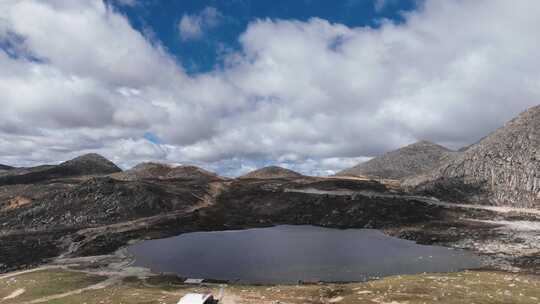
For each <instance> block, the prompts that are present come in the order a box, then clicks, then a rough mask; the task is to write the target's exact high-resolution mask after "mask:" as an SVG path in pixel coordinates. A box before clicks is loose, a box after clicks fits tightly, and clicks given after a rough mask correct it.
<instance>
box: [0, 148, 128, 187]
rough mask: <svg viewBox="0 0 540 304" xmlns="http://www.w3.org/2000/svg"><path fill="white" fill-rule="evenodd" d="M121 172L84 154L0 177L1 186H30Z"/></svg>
mask: <svg viewBox="0 0 540 304" xmlns="http://www.w3.org/2000/svg"><path fill="white" fill-rule="evenodd" d="M120 171H122V170H121V169H120V168H118V167H117V166H116V165H115V164H114V163H112V162H111V161H109V160H108V159H106V158H104V157H103V156H101V155H98V154H86V155H83V156H79V157H77V158H74V159H72V160H69V161H66V162H63V163H61V164H59V165H56V166H39V167H35V168H24V169H20V170H19V169H16V170H10V171H8V174H5V175H1V176H0V186H1V185H16V184H31V183H37V182H42V181H45V180H51V179H56V178H65V177H76V176H84V175H104V174H111V173H115V172H120Z"/></svg>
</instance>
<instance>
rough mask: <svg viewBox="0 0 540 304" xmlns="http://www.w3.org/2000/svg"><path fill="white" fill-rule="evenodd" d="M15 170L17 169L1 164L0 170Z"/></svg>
mask: <svg viewBox="0 0 540 304" xmlns="http://www.w3.org/2000/svg"><path fill="white" fill-rule="evenodd" d="M13 169H15V168H13V167H11V166H6V165H2V164H0V170H5V171H8V170H13Z"/></svg>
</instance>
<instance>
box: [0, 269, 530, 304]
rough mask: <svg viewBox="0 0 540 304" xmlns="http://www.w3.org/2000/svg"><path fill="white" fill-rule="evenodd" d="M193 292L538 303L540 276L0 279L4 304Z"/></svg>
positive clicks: (133, 299)
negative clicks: (268, 282) (298, 280)
mask: <svg viewBox="0 0 540 304" xmlns="http://www.w3.org/2000/svg"><path fill="white" fill-rule="evenodd" d="M188 292H213V293H214V294H215V295H221V296H222V301H221V302H220V303H223V304H244V303H260V304H270V303H272V304H275V303H291V304H293V303H294V304H310V303H341V304H352V303H369V304H371V303H373V304H384V303H386V304H401V303H403V304H405V303H406V304H421V303H437V304H457V303H476V304H498V303H500V304H503V303H524V304H525V303H527V304H528V303H530V304H535V303H539V302H540V277H538V276H529V275H523V274H510V273H502V272H485V271H466V272H460V273H453V274H422V275H410V276H395V277H389V278H384V279H381V280H377V281H371V282H366V283H352V284H322V285H299V286H294V285H290V286H245V285H200V286H199V285H198V286H193V285H186V284H183V283H181V282H180V281H178V280H177V279H176V278H175V277H172V276H153V277H149V278H138V277H136V276H115V275H99V274H92V273H87V272H82V271H76V270H73V269H67V268H66V269H46V270H41V271H35V272H30V273H23V274H19V275H16V274H15V275H13V274H12V275H10V276H8V277H0V303H2V304H14V303H28V304H30V303H54V304H83V303H86V304H107V303H114V304H118V303H124V304H131V303H133V304H135V303H140V304H142V303H146V304H150V303H155V304H158V303H163V304H169V303H170V304H174V303H176V302H177V301H178V299H179V298H181V297H182V296H183V295H184V294H186V293H188Z"/></svg>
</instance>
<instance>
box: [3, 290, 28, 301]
mask: <svg viewBox="0 0 540 304" xmlns="http://www.w3.org/2000/svg"><path fill="white" fill-rule="evenodd" d="M25 292H26V289H24V288H19V289H17V290H15V291H14V292H12V293H11V294H9V295H8V296H6V297H4V298H2V300H0V303H2V302H4V301H5V300H11V299H15V298H16V297H18V296H20V295H22V294H23V293H25Z"/></svg>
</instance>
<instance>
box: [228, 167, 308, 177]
mask: <svg viewBox="0 0 540 304" xmlns="http://www.w3.org/2000/svg"><path fill="white" fill-rule="evenodd" d="M300 177H303V175H302V174H300V173H298V172H295V171H293V170H289V169H285V168H282V167H278V166H269V167H264V168H261V169H257V170H255V171H251V172H249V173H248V174H245V175H242V176H240V177H239V178H259V179H265V178H300Z"/></svg>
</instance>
